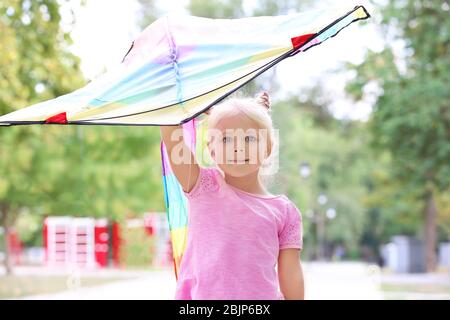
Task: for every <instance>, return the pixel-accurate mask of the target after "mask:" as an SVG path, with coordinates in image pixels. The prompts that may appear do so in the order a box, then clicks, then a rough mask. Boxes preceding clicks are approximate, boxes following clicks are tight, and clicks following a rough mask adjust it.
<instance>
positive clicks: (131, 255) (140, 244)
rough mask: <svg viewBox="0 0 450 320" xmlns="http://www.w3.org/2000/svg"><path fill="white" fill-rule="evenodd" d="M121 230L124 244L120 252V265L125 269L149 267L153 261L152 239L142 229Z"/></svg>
mask: <svg viewBox="0 0 450 320" xmlns="http://www.w3.org/2000/svg"><path fill="white" fill-rule="evenodd" d="M122 230H123V231H122V239H123V241H124V244H123V246H121V251H120V257H121V263H123V264H124V265H125V266H126V267H145V268H148V267H150V266H151V264H152V262H153V259H154V250H155V248H154V246H155V241H154V238H153V237H150V236H149V235H148V234H147V233H146V231H145V228H143V227H134V228H122Z"/></svg>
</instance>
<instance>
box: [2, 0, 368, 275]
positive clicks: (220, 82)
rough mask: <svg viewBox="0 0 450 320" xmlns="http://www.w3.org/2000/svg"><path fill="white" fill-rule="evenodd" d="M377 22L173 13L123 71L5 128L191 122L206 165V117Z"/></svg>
mask: <svg viewBox="0 0 450 320" xmlns="http://www.w3.org/2000/svg"><path fill="white" fill-rule="evenodd" d="M369 17H370V15H369V13H368V12H367V11H366V9H365V8H364V7H363V6H357V7H355V8H353V9H352V10H350V11H349V10H348V9H345V10H342V8H339V9H336V8H332V9H324V10H317V11H310V12H306V13H299V14H289V15H284V16H274V17H252V18H244V19H207V18H200V17H193V16H186V15H167V16H165V17H163V18H161V19H158V20H157V21H155V22H154V23H153V24H151V25H150V26H148V27H147V28H146V29H145V30H144V31H143V32H142V33H141V34H140V35H139V36H138V37H137V38H136V39H135V41H133V43H132V45H131V48H130V50H129V51H128V53H127V54H126V55H125V57H124V59H123V61H122V63H121V64H120V65H119V66H117V68H116V69H114V70H111V71H109V72H107V73H106V74H104V75H103V76H101V77H99V78H98V79H96V80H94V81H92V82H91V83H89V84H88V85H86V86H85V87H83V88H81V89H79V90H76V91H74V92H72V93H69V94H66V95H64V96H61V97H58V98H56V99H52V100H49V101H45V102H42V103H38V104H36V105H33V106H30V107H27V108H23V109H20V110H17V111H14V112H11V113H9V114H6V115H4V116H1V117H0V125H6V126H8V125H28V124H63V125H71V124H72V125H128V126H134V125H137V126H142V125H144V126H149V125H176V124H183V128H184V131H185V133H186V134H185V140H186V142H187V144H188V145H189V146H190V147H191V149H192V150H195V151H196V153H197V154H198V155H199V154H200V153H201V156H200V157H198V158H199V159H200V160H201V159H203V150H204V149H205V148H204V147H205V146H204V139H203V138H202V137H204V135H205V132H206V127H205V124H204V122H202V121H198V120H199V119H200V118H201V117H202V116H203V115H202V113H203V112H204V111H206V110H207V109H209V108H210V107H211V106H213V105H214V104H216V103H218V102H219V101H221V100H222V99H224V98H225V97H227V96H229V95H230V94H231V93H233V92H234V91H236V90H237V89H239V88H240V87H242V86H243V85H245V84H246V83H247V82H249V81H251V80H252V79H254V78H255V77H257V76H258V75H260V74H261V73H263V72H265V71H266V70H268V69H269V68H271V67H273V66H275V65H276V64H277V63H279V62H280V61H282V60H284V59H285V58H288V57H292V56H294V55H296V54H297V53H299V52H302V51H306V50H308V49H309V48H311V47H313V46H315V45H318V44H320V43H322V42H323V41H325V40H327V39H329V38H330V37H333V36H335V35H336V34H337V33H339V31H341V30H342V29H343V28H345V27H346V26H348V25H350V24H351V23H352V22H355V21H358V20H363V19H367V18H369ZM196 141H199V142H200V143H198V144H197V143H196ZM161 156H162V161H163V181H164V190H165V201H166V208H167V216H168V220H169V226H170V230H171V238H172V246H173V255H174V262H175V274H176V275H177V274H178V270H179V266H180V263H181V258H182V255H183V252H184V248H185V244H186V237H187V224H188V219H187V217H188V208H187V202H186V198H185V197H184V194H183V191H182V189H181V186H180V185H179V184H178V181H177V180H176V178H175V177H174V175H173V174H172V173H171V169H170V166H169V163H168V161H167V153H166V150H165V147H164V144H163V143H161ZM201 164H202V165H205V166H207V165H208V163H207V162H204V163H201Z"/></svg>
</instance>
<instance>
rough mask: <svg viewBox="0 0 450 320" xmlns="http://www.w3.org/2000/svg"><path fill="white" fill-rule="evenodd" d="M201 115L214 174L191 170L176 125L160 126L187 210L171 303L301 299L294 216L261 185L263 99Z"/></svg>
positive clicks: (267, 125) (268, 130)
mask: <svg viewBox="0 0 450 320" xmlns="http://www.w3.org/2000/svg"><path fill="white" fill-rule="evenodd" d="M208 114H209V116H208V149H209V152H210V155H211V158H212V159H213V160H214V162H215V164H216V167H213V168H203V167H200V166H199V165H198V164H197V162H196V159H195V155H194V154H193V153H192V152H191V151H190V150H189V148H188V147H187V146H186V145H184V142H183V140H182V134H180V132H182V128H181V126H162V127H161V134H162V139H163V141H164V143H165V145H166V148H167V152H168V155H169V160H170V164H171V167H172V171H173V173H174V174H175V176H176V177H177V179H178V181H179V183H180V184H181V186H182V188H183V191H184V194H185V195H186V197H187V199H188V203H189V217H188V219H189V222H188V230H189V231H188V236H187V246H186V250H185V252H184V254H183V258H182V261H181V265H180V271H179V276H178V281H177V288H176V294H175V298H176V299H239V300H253V299H264V300H274V299H303V297H304V284H303V273H302V268H301V264H300V256H299V255H300V250H301V249H302V220H301V215H300V212H299V210H298V209H297V207H296V206H295V205H294V203H292V202H291V201H290V200H289V199H288V198H287V197H286V196H285V195H272V194H270V193H268V192H267V190H266V189H265V188H264V186H263V184H262V182H261V178H260V173H261V172H260V171H261V167H262V165H264V162H265V161H267V159H268V157H269V156H270V155H271V153H272V152H273V146H274V134H273V131H274V130H273V126H272V120H271V117H270V101H269V96H268V94H267V93H266V92H264V93H262V94H260V95H259V96H258V97H257V98H256V99H234V100H228V101H225V102H223V103H222V104H220V105H216V106H215V107H214V108H212V109H210V112H208ZM176 130H178V132H177V133H176V134H175V132H174V131H176ZM180 143H181V144H182V148H181V150H182V153H184V154H182V155H181V157H180V148H179V146H180ZM176 146H178V147H177V148H175V147H176ZM175 149H176V152H175ZM172 151H174V152H172ZM186 156H187V159H188V161H180V158H183V159H186ZM276 267H277V268H276ZM276 269H277V270H276ZM277 271H278V272H277ZM280 290H281V292H280Z"/></svg>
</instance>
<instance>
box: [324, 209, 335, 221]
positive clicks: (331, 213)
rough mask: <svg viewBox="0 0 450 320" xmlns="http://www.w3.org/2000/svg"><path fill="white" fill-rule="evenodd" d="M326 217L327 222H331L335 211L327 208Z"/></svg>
mask: <svg viewBox="0 0 450 320" xmlns="http://www.w3.org/2000/svg"><path fill="white" fill-rule="evenodd" d="M326 215H327V218H328V219H329V220H333V219H334V218H336V209H334V208H328V209H327V212H326Z"/></svg>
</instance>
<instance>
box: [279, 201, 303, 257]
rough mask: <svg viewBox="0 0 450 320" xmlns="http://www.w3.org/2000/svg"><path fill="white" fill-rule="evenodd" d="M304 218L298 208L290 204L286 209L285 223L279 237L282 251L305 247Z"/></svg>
mask: <svg viewBox="0 0 450 320" xmlns="http://www.w3.org/2000/svg"><path fill="white" fill-rule="evenodd" d="M302 227H303V226H302V216H301V213H300V211H299V210H298V208H297V207H296V206H295V205H294V204H293V203H289V204H288V205H287V209H286V216H285V223H284V226H283V227H282V229H281V232H280V233H279V235H278V239H279V244H280V249H287V248H296V249H302V247H303V230H302Z"/></svg>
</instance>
